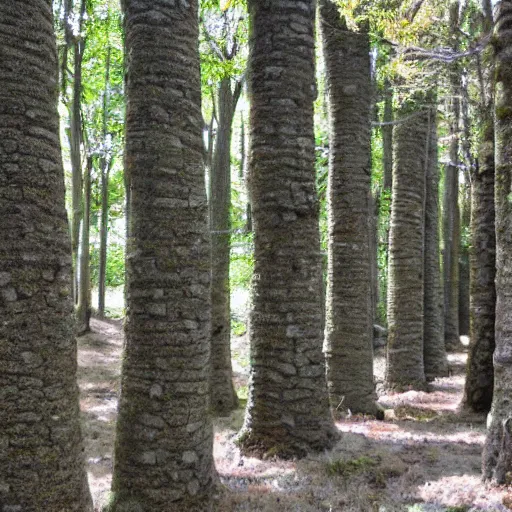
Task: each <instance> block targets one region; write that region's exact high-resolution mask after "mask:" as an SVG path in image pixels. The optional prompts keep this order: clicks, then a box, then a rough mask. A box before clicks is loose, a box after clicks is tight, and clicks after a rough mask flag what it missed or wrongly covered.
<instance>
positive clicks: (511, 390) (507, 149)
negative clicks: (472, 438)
mask: <svg viewBox="0 0 512 512" xmlns="http://www.w3.org/2000/svg"><path fill="white" fill-rule="evenodd" d="M511 24H512V1H511V0H502V2H501V3H499V4H498V8H497V12H496V24H495V51H496V73H495V76H496V88H495V91H496V92H495V94H496V96H495V102H496V109H495V137H496V140H495V142H496V153H495V156H496V162H495V165H496V188H495V193H496V269H497V271H496V297H497V300H496V331H495V332H496V350H495V351H494V396H493V401H492V407H491V412H490V415H489V418H488V421H487V424H488V430H487V439H486V442H485V447H484V453H483V476H484V479H486V480H490V479H492V480H494V481H495V482H496V483H498V484H503V483H505V481H506V477H507V474H508V473H509V472H510V471H511V470H512V444H511V429H510V422H511V418H512V403H511V401H510V396H511V395H512V316H511V315H510V311H511V310H512V294H511V293H510V290H512V201H511V200H510V197H511V196H510V194H511V190H512V74H511V73H510V69H511V55H512V32H511V31H510V26H511Z"/></svg>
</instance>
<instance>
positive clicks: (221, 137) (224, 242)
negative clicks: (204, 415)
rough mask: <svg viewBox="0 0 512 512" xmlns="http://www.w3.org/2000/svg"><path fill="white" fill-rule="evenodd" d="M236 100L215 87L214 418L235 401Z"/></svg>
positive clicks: (225, 84) (226, 86)
mask: <svg viewBox="0 0 512 512" xmlns="http://www.w3.org/2000/svg"><path fill="white" fill-rule="evenodd" d="M237 100H238V96H235V95H234V94H233V91H232V90H231V79H230V78H224V79H223V80H222V81H221V82H220V84H219V90H218V102H217V107H218V108H217V122H218V125H217V136H216V139H215V151H214V154H213V162H212V167H211V172H210V229H211V231H212V292H211V293H212V341H211V343H212V376H211V389H210V393H211V401H212V408H213V410H214V411H215V412H216V413H217V414H227V413H229V412H231V411H232V410H234V409H236V407H237V405H238V398H237V395H236V391H235V388H234V386H233V371H232V368H231V346H230V341H231V340H230V334H231V315H230V296H229V293H230V289H229V257H230V249H231V219H230V215H231V134H232V124H233V116H234V113H235V107H236V102H237Z"/></svg>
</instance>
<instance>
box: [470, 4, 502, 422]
mask: <svg viewBox="0 0 512 512" xmlns="http://www.w3.org/2000/svg"><path fill="white" fill-rule="evenodd" d="M490 4H491V2H490V0H484V1H483V5H482V10H483V14H484V20H485V23H484V25H483V30H484V32H489V31H490V30H492V24H493V19H492V7H491V5H490ZM486 53H487V55H486V57H489V59H492V55H491V54H492V50H491V49H488V50H487V51H486ZM493 69H494V67H493V66H490V69H489V70H488V71H489V72H488V73H487V74H486V76H485V78H484V76H483V74H482V78H483V80H482V90H481V91H480V92H481V98H482V100H481V103H480V112H479V113H480V116H479V119H480V133H481V134H482V135H481V139H480V144H479V148H478V163H479V165H478V166H477V167H476V168H475V169H474V171H473V174H472V180H471V181H472V183H471V201H472V205H471V250H470V271H471V279H470V283H471V288H470V295H471V297H470V340H469V351H468V363H467V370H466V382H465V387H464V400H463V406H464V407H467V408H469V409H472V410H473V411H476V412H489V410H490V408H491V403H492V393H493V384H494V368H493V364H492V355H493V352H494V348H495V341H494V325H495V318H496V287H495V283H494V281H495V277H496V232H495V207H494V172H495V167H494V124H493V109H494V97H493V93H492V88H493V83H492V80H493Z"/></svg>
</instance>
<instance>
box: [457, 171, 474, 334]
mask: <svg viewBox="0 0 512 512" xmlns="http://www.w3.org/2000/svg"><path fill="white" fill-rule="evenodd" d="M470 224H471V183H470V182H468V181H466V183H464V185H463V191H462V194H461V214H460V226H461V237H460V249H459V251H460V252H459V334H460V335H461V336H467V335H468V334H469V287H470V285H469V245H468V244H469V242H468V241H467V240H465V236H462V234H463V233H467V232H468V231H469V229H470Z"/></svg>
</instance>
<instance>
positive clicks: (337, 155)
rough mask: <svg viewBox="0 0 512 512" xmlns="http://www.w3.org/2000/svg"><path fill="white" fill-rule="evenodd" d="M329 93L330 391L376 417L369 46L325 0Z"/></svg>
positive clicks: (336, 405)
mask: <svg viewBox="0 0 512 512" xmlns="http://www.w3.org/2000/svg"><path fill="white" fill-rule="evenodd" d="M319 12H320V18H321V29H322V40H323V48H324V58H325V65H326V71H327V77H326V80H327V87H328V93H329V124H330V143H329V146H330V151H329V178H328V192H327V195H328V250H329V255H328V278H327V307H326V329H325V336H326V339H325V355H326V363H327V386H328V390H329V399H330V402H331V407H332V408H333V410H334V411H335V412H341V411H346V410H347V409H350V410H351V411H352V412H356V413H369V414H376V413H377V410H378V409H377V406H376V398H377V397H376V393H375V384H374V380H373V307H372V296H373V293H372V269H371V266H372V265H371V263H372V258H371V254H370V250H371V248H372V247H373V248H375V247H374V244H373V243H372V241H371V240H370V229H369V227H370V226H371V225H373V222H372V217H373V214H374V212H373V210H374V208H373V205H374V202H373V200H372V198H371V192H370V174H371V172H370V171H371V147H370V141H371V126H370V114H371V106H372V104H371V99H372V94H371V92H372V86H371V76H370V43H369V38H368V34H367V33H365V32H360V33H359V32H353V31H349V30H348V29H347V26H346V24H345V22H344V21H343V20H342V19H341V18H340V15H339V13H338V8H337V6H336V5H335V4H334V3H333V2H331V1H330V0H322V1H321V2H320V11H319Z"/></svg>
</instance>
